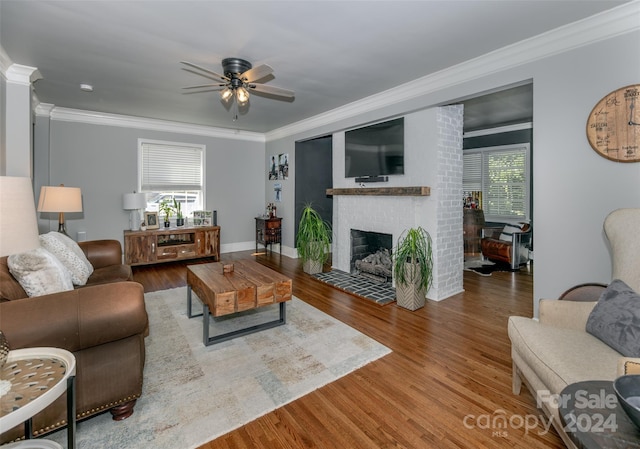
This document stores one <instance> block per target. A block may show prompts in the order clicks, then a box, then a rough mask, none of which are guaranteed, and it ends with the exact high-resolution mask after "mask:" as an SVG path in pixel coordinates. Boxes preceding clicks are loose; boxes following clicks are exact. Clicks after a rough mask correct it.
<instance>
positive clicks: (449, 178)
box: [332, 106, 464, 301]
mask: <svg viewBox="0 0 640 449" xmlns="http://www.w3.org/2000/svg"><path fill="white" fill-rule="evenodd" d="M462 120H463V115H462V106H447V107H439V108H432V109H428V110H423V111H418V112H415V113H413V114H408V115H406V116H405V174H404V175H402V176H393V177H390V179H389V182H387V183H381V184H383V185H381V184H373V185H367V186H364V187H362V188H363V189H366V188H377V187H401V186H429V187H430V188H431V193H430V196H419V195H418V196H414V195H406V196H405V195H400V196H386V195H379V196H376V195H359V194H358V192H355V194H345V195H341V194H338V195H336V194H334V196H333V234H334V235H333V257H332V260H333V266H334V268H336V269H338V270H341V271H344V272H347V273H349V272H351V264H352V260H351V230H352V229H356V230H360V231H367V232H373V233H381V234H388V235H390V236H391V238H392V245H395V244H396V243H397V240H398V238H399V237H400V235H401V234H402V233H403V232H404V231H405V230H406V229H409V228H414V227H418V226H421V227H422V228H424V229H425V230H426V231H427V232H429V234H430V235H431V238H432V240H433V255H434V282H433V285H432V287H431V289H430V290H429V292H428V293H427V298H429V299H432V300H437V301H439V300H442V299H445V298H447V297H449V296H452V295H454V294H457V293H460V292H461V291H463V288H462V273H463V258H464V257H463V256H464V249H463V229H462V204H461V201H460V198H461V192H462ZM333 145H334V155H333V160H334V166H333V171H334V189H340V188H342V189H345V188H353V187H358V186H357V184H354V180H353V179H349V178H345V177H344V133H336V134H334V137H333Z"/></svg>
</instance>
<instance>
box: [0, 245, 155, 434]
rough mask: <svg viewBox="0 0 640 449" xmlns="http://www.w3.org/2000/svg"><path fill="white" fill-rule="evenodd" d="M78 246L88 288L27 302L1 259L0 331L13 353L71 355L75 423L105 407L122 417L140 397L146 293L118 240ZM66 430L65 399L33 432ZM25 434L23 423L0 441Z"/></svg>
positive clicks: (40, 418) (35, 420) (37, 421)
mask: <svg viewBox="0 0 640 449" xmlns="http://www.w3.org/2000/svg"><path fill="white" fill-rule="evenodd" d="M79 245H80V247H81V248H82V249H83V251H84V253H85V254H86V256H87V258H88V259H89V261H90V262H91V264H92V265H93V267H94V272H93V274H92V275H91V276H90V277H89V280H88V281H87V285H85V286H82V287H79V288H76V289H75V290H72V291H66V292H60V293H54V294H49V295H44V296H38V297H31V298H29V297H27V294H26V293H25V291H24V290H23V289H22V287H21V286H20V284H19V283H18V282H17V281H16V280H15V279H14V278H13V276H12V275H11V273H10V272H9V269H8V266H7V257H2V258H0V329H1V330H2V332H3V333H4V334H5V336H6V337H7V341H8V342H9V347H10V348H11V349H21V348H29V347H38V346H53V347H58V348H63V349H66V350H68V351H71V352H72V353H73V354H74V355H75V357H76V364H77V365H76V366H77V371H76V410H77V418H78V419H85V418H88V417H90V416H93V415H96V414H98V413H102V412H105V411H106V410H110V411H111V413H112V415H113V419H115V420H121V419H125V418H127V417H129V416H130V415H131V414H132V413H133V407H134V405H135V403H136V400H137V399H138V398H139V397H140V395H141V394H142V372H143V368H144V361H145V346H144V338H145V336H146V335H147V334H148V317H147V312H146V308H145V304H144V291H143V288H142V285H140V284H139V283H137V282H132V279H133V275H132V273H131V267H129V266H128V265H123V264H122V247H121V245H120V242H119V241H117V240H94V241H88V242H80V243H79ZM64 425H66V395H63V396H62V397H60V398H59V399H58V400H57V401H56V402H54V404H52V405H51V406H50V407H48V408H47V409H45V410H44V411H43V412H41V413H39V414H37V415H36V416H35V417H34V418H33V431H34V435H42V434H45V433H48V432H50V431H52V430H55V429H57V428H59V427H62V426H64ZM2 430H3V431H4V430H6V429H2ZM23 434H24V429H23V426H18V427H16V428H14V429H12V430H9V431H7V432H3V433H2V434H1V435H0V444H1V443H2V442H7V441H12V440H14V439H16V438H18V437H20V436H21V435H23Z"/></svg>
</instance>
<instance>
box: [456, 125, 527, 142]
mask: <svg viewBox="0 0 640 449" xmlns="http://www.w3.org/2000/svg"><path fill="white" fill-rule="evenodd" d="M524 129H533V122H524V123H516V124H514V125H505V126H496V127H495V128H488V129H479V130H477V131H469V132H468V133H464V134H463V135H462V137H463V138H465V139H468V138H469V137H481V136H490V135H492V134H501V133H509V132H513V131H522V130H524Z"/></svg>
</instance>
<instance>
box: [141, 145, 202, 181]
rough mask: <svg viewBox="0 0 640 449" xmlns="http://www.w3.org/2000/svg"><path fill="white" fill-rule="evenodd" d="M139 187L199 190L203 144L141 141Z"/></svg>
mask: <svg viewBox="0 0 640 449" xmlns="http://www.w3.org/2000/svg"><path fill="white" fill-rule="evenodd" d="M140 150H141V171H142V173H141V181H142V182H141V190H142V191H148V192H149V191H150V192H153V191H172V190H202V178H203V176H202V160H203V159H202V158H203V149H202V147H194V146H188V145H174V144H163V143H152V142H142V143H141V148H140Z"/></svg>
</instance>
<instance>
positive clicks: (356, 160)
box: [344, 117, 404, 178]
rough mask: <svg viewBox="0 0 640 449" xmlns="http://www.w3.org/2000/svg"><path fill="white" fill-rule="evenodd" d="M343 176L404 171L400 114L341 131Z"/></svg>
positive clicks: (365, 175) (388, 173)
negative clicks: (384, 120) (391, 118)
mask: <svg viewBox="0 0 640 449" xmlns="http://www.w3.org/2000/svg"><path fill="white" fill-rule="evenodd" d="M344 140H345V142H344V146H345V148H344V155H345V165H344V168H345V176H346V177H347V178H356V177H368V176H383V175H403V174H404V117H400V118H397V119H394V120H389V121H387V122H381V123H375V124H373V125H368V126H365V127H362V128H357V129H352V130H349V131H346V132H345V133H344Z"/></svg>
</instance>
